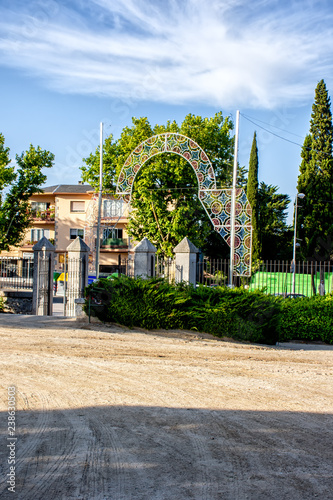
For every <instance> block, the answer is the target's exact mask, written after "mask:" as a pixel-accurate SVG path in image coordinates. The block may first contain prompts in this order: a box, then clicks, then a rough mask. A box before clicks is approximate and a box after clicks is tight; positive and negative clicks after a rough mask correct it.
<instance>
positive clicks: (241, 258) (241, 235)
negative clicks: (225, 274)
mask: <svg viewBox="0 0 333 500" xmlns="http://www.w3.org/2000/svg"><path fill="white" fill-rule="evenodd" d="M162 153H175V154H178V155H180V156H182V157H183V158H185V160H187V161H188V163H189V164H190V165H191V166H192V168H193V170H194V172H195V174H196V177H197V180H198V186H199V199H200V201H201V203H202V205H203V207H204V209H205V211H206V212H207V214H208V217H209V218H210V220H211V222H212V224H213V226H214V229H215V230H216V231H217V232H218V233H219V234H220V236H221V237H222V238H223V239H224V240H225V241H226V242H227V244H228V245H229V246H230V228H231V225H230V212H231V195H232V190H231V189H230V188H229V189H220V188H217V187H216V178H215V172H214V168H213V166H212V164H211V162H210V160H209V158H208V156H207V155H206V153H205V152H204V151H203V149H201V148H200V146H199V145H198V144H197V143H196V142H194V141H193V140H192V139H190V138H189V137H186V136H184V135H181V134H174V133H164V134H159V135H155V136H153V137H150V138H149V139H147V140H145V141H143V142H142V143H141V144H139V146H137V147H136V148H135V149H134V150H133V151H132V153H131V154H130V155H129V157H128V158H127V160H126V161H125V164H124V166H123V168H122V170H121V172H120V174H119V177H118V182H117V191H116V193H117V194H119V195H120V196H122V197H123V198H124V200H125V201H126V202H128V203H130V201H131V196H132V190H133V185H134V180H135V177H136V175H137V173H138V172H139V170H140V168H141V167H142V166H143V165H144V164H145V163H146V162H147V161H148V160H149V159H150V158H152V157H153V156H155V155H158V154H162ZM251 214H252V211H251V207H250V204H249V202H248V199H247V197H246V194H245V192H244V190H243V189H237V190H236V217H235V254H234V272H235V275H237V276H249V275H250V273H251V245H252V225H251Z"/></svg>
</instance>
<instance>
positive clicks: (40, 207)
mask: <svg viewBox="0 0 333 500" xmlns="http://www.w3.org/2000/svg"><path fill="white" fill-rule="evenodd" d="M49 207H50V203H45V202H43V201H32V202H31V210H32V211H33V213H35V214H36V213H37V212H43V211H44V210H47V209H48V208H49Z"/></svg>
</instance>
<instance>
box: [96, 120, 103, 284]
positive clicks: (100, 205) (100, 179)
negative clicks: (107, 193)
mask: <svg viewBox="0 0 333 500" xmlns="http://www.w3.org/2000/svg"><path fill="white" fill-rule="evenodd" d="M102 190H103V123H102V122H101V124H100V145H99V193H98V218H97V235H96V278H97V279H98V278H99V252H100V243H101V242H100V232H101V211H102Z"/></svg>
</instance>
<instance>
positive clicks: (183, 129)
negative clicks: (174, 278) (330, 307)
mask: <svg viewBox="0 0 333 500" xmlns="http://www.w3.org/2000/svg"><path fill="white" fill-rule="evenodd" d="M132 122H133V125H132V127H125V128H124V129H123V131H122V134H121V137H120V139H119V140H118V141H115V142H112V137H111V136H110V137H109V138H108V139H107V140H106V142H105V146H104V156H103V157H104V171H105V176H104V189H105V190H106V191H109V192H114V191H115V185H116V182H117V176H118V175H119V173H120V171H121V169H122V167H123V165H124V163H125V161H126V159H127V157H128V156H129V154H130V153H131V152H132V151H133V149H135V148H136V147H137V146H138V145H139V144H140V143H141V142H142V141H144V140H146V139H148V138H149V137H151V136H152V135H156V134H161V133H165V132H171V133H180V134H183V135H186V136H188V137H190V138H191V139H193V140H194V141H195V142H197V143H198V144H199V146H200V147H201V148H202V149H203V150H204V151H205V152H206V153H207V155H208V157H209V158H210V160H211V162H212V165H213V167H214V170H215V175H216V178H217V183H218V184H219V185H230V184H231V175H232V160H233V141H234V139H233V137H231V131H232V128H233V124H232V122H231V120H230V118H229V117H227V118H223V116H222V113H221V112H219V113H216V114H215V115H214V116H213V117H211V118H202V117H201V116H195V115H192V114H189V115H187V116H186V117H185V119H184V121H183V123H182V124H181V125H180V126H179V125H178V124H177V123H176V122H175V121H173V122H167V124H166V125H155V127H152V126H151V125H150V123H149V121H148V120H147V118H133V119H132ZM84 161H85V163H86V165H85V166H84V167H82V172H83V174H82V178H83V180H85V181H87V182H89V183H90V184H91V185H92V186H94V187H95V188H97V187H98V172H99V149H97V150H96V153H95V154H94V155H90V157H88V158H86V159H85V160H84ZM239 182H240V183H241V184H244V170H243V169H240V176H239ZM197 194H198V184H197V178H196V175H195V173H194V171H193V168H192V167H191V165H190V164H189V163H188V162H187V161H186V160H185V159H184V158H182V157H180V156H179V155H176V154H163V155H156V156H155V157H153V158H151V159H150V160H149V161H148V162H146V163H145V165H144V167H143V168H142V169H141V170H140V171H139V173H138V174H137V176H136V179H135V183H134V188H133V195H132V203H131V205H132V211H131V217H130V222H129V225H128V231H129V234H130V236H132V237H133V238H134V239H135V240H137V241H140V240H141V239H142V238H143V237H144V236H146V237H147V238H148V239H149V240H150V241H151V242H152V243H153V244H154V245H155V246H156V247H157V249H158V253H161V254H164V255H167V256H172V249H173V248H174V247H175V246H176V245H177V244H178V243H179V242H180V241H181V240H182V239H183V238H184V236H187V237H188V238H190V240H191V241H192V242H193V243H194V244H195V245H196V246H198V247H200V248H203V247H204V246H205V243H206V242H207V241H208V240H209V236H210V235H211V234H212V233H213V232H214V229H213V227H212V225H211V222H210V221H209V219H208V217H207V214H206V212H205V210H204V209H203V207H202V205H201V203H200V201H199V200H198V197H197ZM215 245H216V241H215V239H214V238H211V239H210V240H209V243H208V246H214V247H215ZM219 246H220V247H223V246H225V247H226V245H224V243H223V242H222V240H221V239H220V240H219Z"/></svg>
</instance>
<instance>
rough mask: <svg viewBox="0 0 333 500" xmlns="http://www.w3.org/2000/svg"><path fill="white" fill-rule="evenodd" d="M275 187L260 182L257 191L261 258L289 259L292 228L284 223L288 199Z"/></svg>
mask: <svg viewBox="0 0 333 500" xmlns="http://www.w3.org/2000/svg"><path fill="white" fill-rule="evenodd" d="M277 189H278V188H277V187H276V186H272V185H267V184H265V183H264V182H261V183H260V187H259V192H258V207H259V209H258V212H259V217H258V234H259V240H260V246H261V258H262V259H263V260H266V259H270V258H272V255H273V256H274V258H276V259H285V258H286V259H290V256H291V255H292V229H291V228H289V227H288V226H287V224H286V218H287V212H286V211H287V208H288V205H289V203H290V199H289V197H288V195H286V194H279V193H277Z"/></svg>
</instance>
